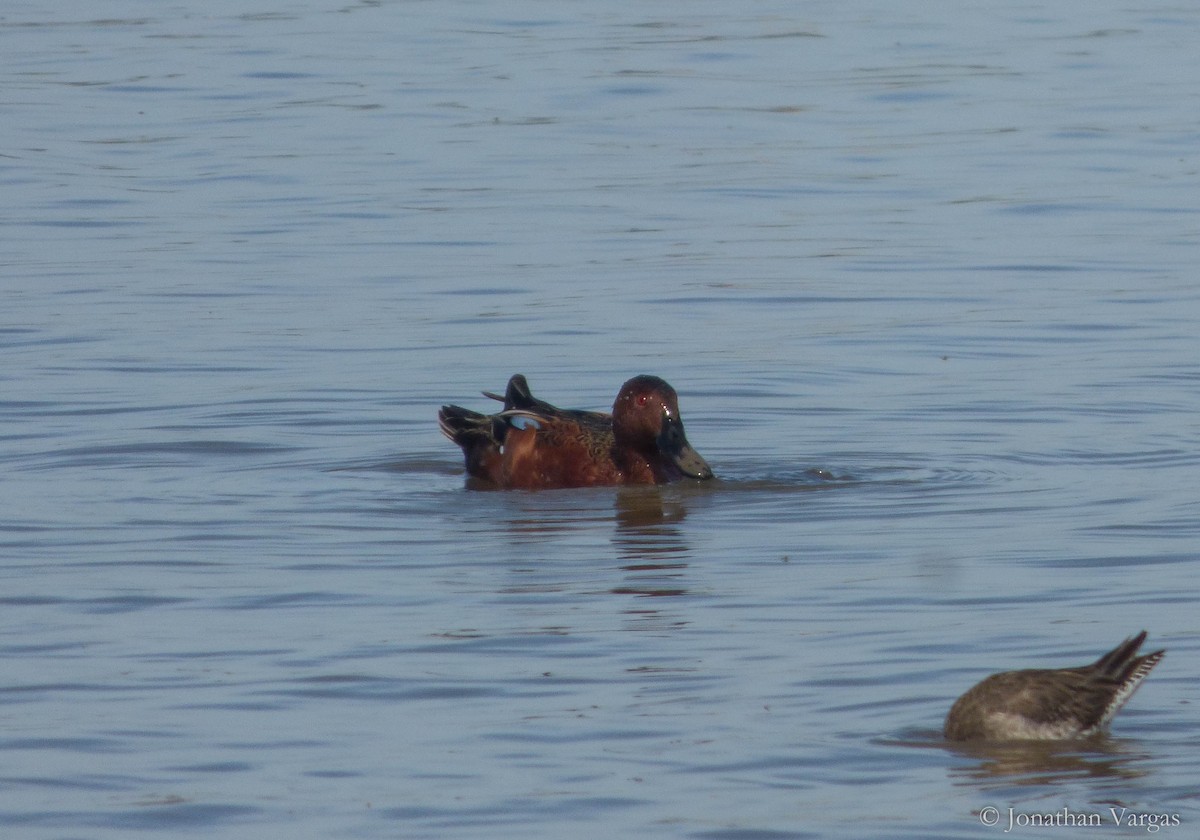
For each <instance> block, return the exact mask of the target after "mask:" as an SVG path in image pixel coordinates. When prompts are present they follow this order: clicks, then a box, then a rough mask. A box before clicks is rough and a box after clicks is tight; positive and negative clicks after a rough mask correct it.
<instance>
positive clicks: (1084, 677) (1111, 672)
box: [943, 630, 1166, 741]
mask: <svg viewBox="0 0 1200 840" xmlns="http://www.w3.org/2000/svg"><path fill="white" fill-rule="evenodd" d="M1145 641H1146V631H1145V630H1143V631H1142V632H1140V633H1138V634H1137V635H1136V636H1130V637H1129V638H1128V639H1126V640H1125V641H1123V642H1121V644H1119V645H1117V646H1116V647H1115V648H1113V649H1112V650H1110V651H1109V652H1108V653H1106V654H1104V655H1103V656H1101V657H1100V658H1099V659H1097V660H1096V661H1095V662H1093V663H1091V664H1090V665H1083V666H1080V667H1078V668H1057V669H1053V668H1051V669H1027V670H1023V671H1005V672H1002V673H999V674H992V675H991V676H990V677H987V678H986V679H984V680H983V681H981V682H980V683H978V684H977V685H975V686H974V687H972V688H971V689H970V690H969V691H967V693H965V694H964V695H963V696H962V697H959V698H958V700H956V701H955V702H954V705H953V706H951V707H950V713H949V714H948V715H946V722H945V726H944V727H943V732H944V734H945V736H946V738H947V739H948V740H951V741H974V740H988V741H1016V740H1036V741H1054V740H1067V739H1072V738H1086V737H1088V736H1090V735H1094V734H1096V733H1098V732H1101V731H1102V730H1104V729H1105V728H1106V727H1107V726H1108V724H1109V722H1110V721H1111V720H1112V719H1113V717H1114V716H1115V715H1116V714H1117V712H1119V711H1120V710H1121V707H1122V706H1124V705H1125V703H1126V702H1127V701H1128V700H1129V698H1130V697H1132V696H1133V693H1134V692H1135V691H1137V689H1138V686H1140V685H1141V683H1142V680H1144V679H1145V678H1146V676H1147V675H1148V674H1149V673H1150V671H1151V670H1153V668H1154V666H1155V665H1157V664H1158V663H1159V661H1160V660H1161V659H1162V658H1163V655H1164V654H1165V653H1166V650H1165V649H1164V650H1156V651H1154V652H1152V653H1147V654H1142V655H1140V656H1139V655H1138V650H1139V649H1140V648H1141V646H1142V643H1143V642H1145Z"/></svg>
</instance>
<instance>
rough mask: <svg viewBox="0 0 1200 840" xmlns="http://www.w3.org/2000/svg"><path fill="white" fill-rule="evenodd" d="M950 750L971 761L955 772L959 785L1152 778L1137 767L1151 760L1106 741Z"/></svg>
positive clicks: (989, 744)
mask: <svg viewBox="0 0 1200 840" xmlns="http://www.w3.org/2000/svg"><path fill="white" fill-rule="evenodd" d="M948 748H949V749H950V751H951V752H954V753H957V754H958V755H960V756H962V757H964V758H969V759H971V763H970V764H966V765H961V766H959V767H954V768H951V771H950V776H951V778H953V779H957V780H959V783H960V784H970V783H976V782H980V781H989V780H995V781H1001V780H1003V781H1004V782H1005V783H1006V784H1014V785H1045V784H1056V783H1059V782H1064V781H1068V780H1071V779H1080V778H1113V779H1135V778H1138V777H1141V776H1144V775H1146V773H1147V771H1146V770H1143V769H1141V768H1139V767H1137V766H1134V765H1136V764H1137V763H1138V762H1140V761H1143V760H1145V759H1146V758H1148V755H1147V754H1144V753H1141V752H1140V751H1137V750H1135V749H1133V748H1132V745H1131V744H1128V743H1124V742H1122V741H1119V740H1116V739H1112V738H1109V737H1107V736H1096V737H1092V738H1089V739H1087V740H1086V741H1082V742H1080V741H1075V742H1064V741H1006V742H1002V743H994V742H972V743H969V744H968V743H963V744H953V745H950V746H949V747H948Z"/></svg>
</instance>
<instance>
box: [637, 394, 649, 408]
mask: <svg viewBox="0 0 1200 840" xmlns="http://www.w3.org/2000/svg"><path fill="white" fill-rule="evenodd" d="M649 401H650V398H649V397H648V396H646V395H645V394H638V395H637V404H638V405H645V404H646V403H648V402H649Z"/></svg>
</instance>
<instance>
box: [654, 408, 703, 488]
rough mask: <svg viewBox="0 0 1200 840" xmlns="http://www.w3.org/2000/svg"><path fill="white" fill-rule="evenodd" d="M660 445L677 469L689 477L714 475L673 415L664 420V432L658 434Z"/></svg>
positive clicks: (701, 477)
mask: <svg viewBox="0 0 1200 840" xmlns="http://www.w3.org/2000/svg"><path fill="white" fill-rule="evenodd" d="M658 447H659V449H660V450H661V451H662V453H663V455H665V456H666V457H667V459H668V460H670V462H671V463H672V464H674V465H675V467H676V469H678V470H679V472H681V473H682V474H683V475H685V476H687V477H688V478H700V479H707V478H712V477H713V471H712V467H710V466H709V465H708V462H707V461H705V460H704V458H702V457H701V456H700V453H699V452H697V451H696V450H695V449H692V445H691V444H690V443H688V439H687V435H686V434H684V432H683V424H682V423H680V422H679V421H678V420H676V419H675V418H673V417H668V418H666V419H665V420H664V421H663V428H662V432H660V433H659V435H658Z"/></svg>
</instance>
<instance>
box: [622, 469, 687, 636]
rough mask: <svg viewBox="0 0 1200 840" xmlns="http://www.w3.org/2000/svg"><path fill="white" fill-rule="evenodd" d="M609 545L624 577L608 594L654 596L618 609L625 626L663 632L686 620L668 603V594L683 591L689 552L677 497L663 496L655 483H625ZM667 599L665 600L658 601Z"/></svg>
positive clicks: (684, 512)
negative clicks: (631, 484) (652, 600)
mask: <svg viewBox="0 0 1200 840" xmlns="http://www.w3.org/2000/svg"><path fill="white" fill-rule="evenodd" d="M614 506H615V508H616V515H615V524H616V529H615V531H614V532H613V545H614V547H615V548H616V550H617V555H618V557H619V559H620V561H621V566H620V568H621V571H623V572H624V573H625V579H624V581H622V582H621V583H620V584H618V585H616V586H614V587H612V589H610V590H609V591H610V592H611V593H612V594H614V595H625V596H630V595H632V596H634V597H635V598H638V599H650V598H653V599H656V602H655V603H654V605H653V606H652V605H651V604H650V603H649V602H647V601H644V600H639V601H638V602H636V603H635V604H631V605H630V606H628V607H627V608H626V609H624V610H623V611H622V612H623V613H624V614H625V615H626V616H627V617H628V619H629V624H628V625H627V626H626V629H629V630H639V631H646V630H650V631H660V632H661V631H664V630H672V629H678V628H681V627H685V626H687V624H688V623H689V622H688V621H687V620H686V619H685V618H684V617H683V615H682V614H681V613H680V612H679V611H677V610H674V609H672V608H671V606H670V605H672V604H676V605H677V604H678V602H675V601H673V600H670V599H673V598H678V597H681V596H684V595H687V594H688V587H687V585H686V578H687V568H688V564H687V556H688V554H689V553H690V551H691V548H690V546H689V545H688V543H687V541H686V539H685V537H684V531H683V529H682V528H681V527H680V525H681V523H682V522H683V520H684V519H685V518H687V508H686V506H685V504H684V502H683V500H682V499H681V498H679V497H678V496H674V495H670V496H665V495H664V494H663V491H662V489H661V488H657V487H631V488H622V490H621V491H620V492H618V494H617V496H616V499H615V502H614ZM662 599H668V600H665V601H664V600H662Z"/></svg>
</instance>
